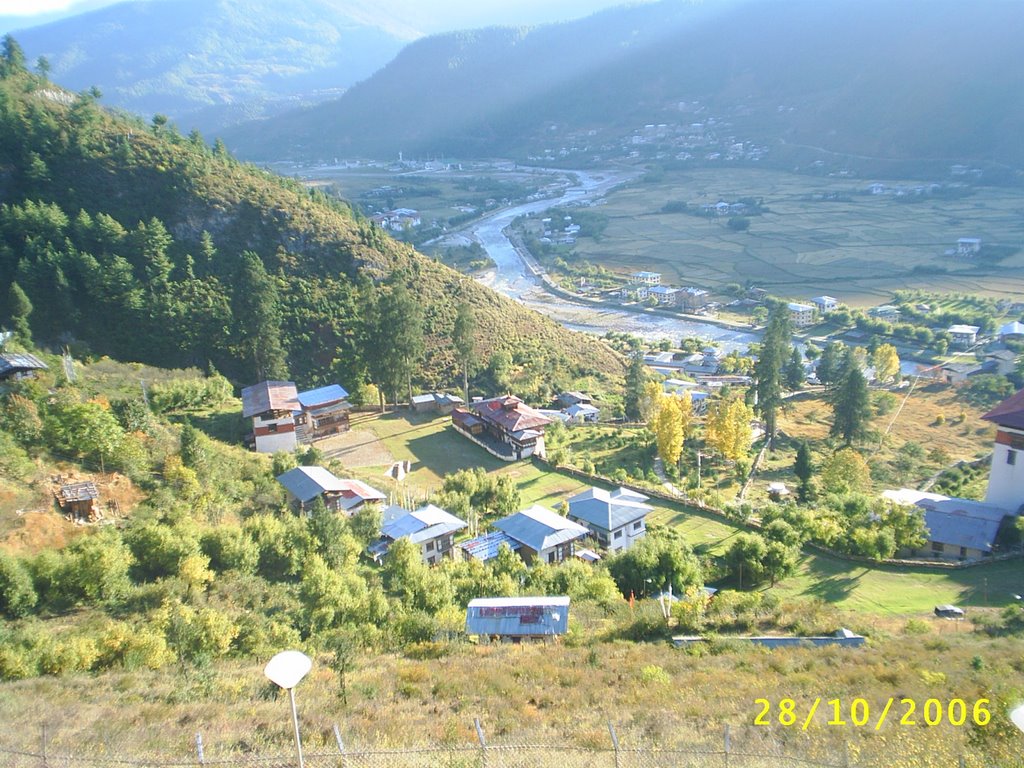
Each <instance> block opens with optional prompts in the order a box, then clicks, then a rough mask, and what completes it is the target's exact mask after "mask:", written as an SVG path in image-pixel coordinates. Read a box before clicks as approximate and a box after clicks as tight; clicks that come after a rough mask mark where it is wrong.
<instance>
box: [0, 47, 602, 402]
mask: <svg viewBox="0 0 1024 768" xmlns="http://www.w3.org/2000/svg"><path fill="white" fill-rule="evenodd" d="M16 54H17V51H15V52H14V54H12V53H11V52H10V51H9V52H8V56H7V58H6V59H5V60H4V64H3V68H4V69H5V70H6V76H5V77H4V79H3V81H2V82H0V137H2V139H0V197H2V199H3V200H4V201H5V202H4V204H3V205H2V206H0V322H7V321H8V319H9V318H11V316H12V307H11V301H12V299H11V284H12V282H17V283H18V286H19V287H20V288H21V289H23V291H24V293H25V294H26V295H27V298H28V300H29V302H30V304H31V307H32V311H31V315H30V323H31V330H32V333H33V335H34V336H35V338H36V339H37V340H40V341H43V342H46V343H56V342H62V343H63V342H69V341H72V340H78V341H80V342H83V343H84V344H86V345H87V346H88V348H89V349H91V350H92V351H93V352H95V353H100V354H107V355H111V356H114V357H118V358H121V359H132V360H139V361H142V362H152V363H155V364H159V365H162V366H185V365H196V364H198V365H201V366H203V365H206V364H208V363H209V364H212V365H214V366H216V367H217V368H218V369H219V370H221V371H223V372H224V373H226V374H227V375H228V376H230V377H232V378H234V379H235V380H236V381H239V382H251V381H252V380H254V379H255V378H256V377H257V376H258V375H260V374H261V373H267V366H266V365H265V364H263V363H261V361H260V355H261V354H263V353H262V352H260V345H263V344H266V345H267V346H268V347H269V348H273V347H274V346H275V345H278V346H280V347H282V348H283V352H284V354H285V356H286V361H287V364H286V366H284V367H285V368H286V369H287V370H286V372H287V374H288V375H290V376H292V377H294V378H296V379H297V380H298V381H300V382H302V383H308V384H316V383H320V382H327V381H340V382H341V383H342V384H344V385H345V386H346V387H348V388H350V389H352V390H357V389H358V388H359V387H360V385H361V384H362V383H364V382H365V381H367V380H368V379H369V378H371V377H370V376H369V374H367V369H368V366H369V365H370V364H371V362H372V360H373V358H374V355H376V354H377V353H378V352H379V347H380V343H379V342H374V341H373V334H372V333H370V332H369V331H368V330H367V322H366V320H367V317H368V316H369V315H370V314H371V309H372V307H373V305H374V304H375V302H376V301H377V300H378V299H380V298H381V297H382V296H388V295H390V294H391V293H392V292H394V291H395V290H397V286H398V284H399V283H400V284H401V285H402V286H403V287H404V288H406V289H408V292H409V293H411V294H412V295H413V296H414V297H415V300H416V303H417V305H418V307H419V310H420V311H421V312H422V315H423V327H424V332H425V340H424V345H425V348H426V354H425V357H424V359H423V363H422V365H421V366H420V367H419V368H418V370H417V372H416V373H415V374H414V377H413V383H414V384H419V385H422V386H424V387H434V386H439V385H449V384H455V383H456V382H458V381H461V369H459V368H457V367H456V365H455V356H454V352H453V351H452V349H451V344H450V337H451V331H452V327H453V325H454V322H455V316H456V311H457V305H458V303H460V302H466V303H468V304H470V305H471V306H473V307H474V309H475V310H476V320H477V322H476V336H477V342H478V343H477V346H478V348H479V350H480V356H481V358H482V360H481V362H482V365H483V366H486V365H487V363H488V362H489V361H490V359H491V357H492V356H493V354H494V353H495V352H496V351H501V352H502V353H503V354H502V356H501V357H500V366H499V371H498V372H499V373H500V375H499V376H496V377H492V378H487V376H488V371H487V370H486V369H485V370H484V371H483V373H482V374H481V376H482V377H483V378H482V379H481V386H483V387H487V388H491V387H507V386H515V385H521V386H522V387H523V391H524V392H526V393H528V394H529V393H533V394H536V395H542V394H546V393H547V392H548V391H549V390H550V389H551V388H553V387H557V386H560V385H568V384H569V383H571V381H572V380H573V379H575V378H576V377H578V376H581V375H586V374H588V373H596V372H601V373H602V374H611V375H613V376H617V375H618V374H620V373H621V370H622V367H621V363H620V361H619V359H618V358H617V356H615V355H614V353H612V352H611V351H610V350H609V349H608V348H607V347H605V346H604V345H603V344H602V343H600V342H599V341H597V340H595V339H593V338H592V337H587V336H585V335H582V334H576V333H571V332H568V331H566V330H565V329H563V328H561V327H560V326H558V325H556V324H555V323H553V322H551V321H549V320H547V319H545V318H542V317H541V316H540V315H537V314H536V313H534V312H531V311H528V310H526V309H525V308H523V307H521V306H519V305H517V304H515V303H514V302H512V301H509V300H506V299H504V298H503V297H500V296H498V295H497V294H495V293H493V292H491V291H490V290H488V289H486V288H484V287H482V286H480V285H478V284H476V283H474V282H473V281H471V280H468V279H465V278H464V277H462V276H461V275H460V274H458V273H457V272H454V271H453V270H451V269H448V268H447V267H444V266H442V265H440V264H438V263H435V262H433V261H431V260H429V259H427V258H426V257H424V256H422V255H421V254H418V253H416V252H415V251H413V250H412V249H411V248H409V247H408V246H405V245H401V244H398V243H396V242H394V241H393V240H391V239H390V238H389V237H387V236H386V235H385V234H384V233H383V232H382V231H381V230H379V229H377V228H376V227H375V226H374V225H372V224H371V223H370V222H368V221H367V220H365V219H363V218H362V217H361V216H359V215H358V214H357V213H355V212H353V211H352V210H350V209H349V208H348V207H347V206H345V205H344V204H342V203H339V202H337V201H331V200H329V199H327V198H326V197H324V196H322V195H318V194H312V193H310V192H308V191H307V190H305V189H304V188H303V187H301V186H299V185H298V184H296V183H294V182H288V181H286V180H283V179H280V178H278V177H276V176H272V175H270V174H267V173H265V172H262V171H259V170H257V169H255V168H252V167H248V166H244V165H241V164H239V163H237V162H235V161H234V160H232V159H231V158H230V157H228V156H227V155H226V153H224V152H223V149H222V148H220V147H218V148H216V149H214V150H210V149H209V148H208V147H207V146H206V145H205V144H204V143H203V142H202V140H201V139H200V138H199V137H198V136H193V137H190V138H185V137H182V136H180V135H179V134H177V133H175V132H173V131H172V130H170V129H169V128H167V127H166V126H161V125H159V124H158V125H154V126H146V125H144V124H143V123H141V122H132V121H128V120H125V119H123V118H118V117H114V116H111V115H110V114H109V113H107V112H105V111H104V110H102V109H101V108H99V107H98V106H97V105H96V104H95V103H94V102H93V101H92V99H90V98H88V97H79V96H75V95H73V94H69V93H67V92H65V91H62V90H60V89H58V88H56V87H54V86H52V85H50V84H49V83H46V82H44V81H42V80H41V79H39V78H38V77H35V76H33V75H30V74H28V73H26V72H24V71H23V70H22V69H21V68H20V67H19V66H18V60H17V55H16ZM247 254H255V256H252V255H247ZM381 282H385V283H386V285H385V286H384V287H381V285H379V284H380V283H381ZM268 308H269V309H268ZM254 350H255V351H254ZM271 367H273V366H271ZM278 368H280V366H278Z"/></svg>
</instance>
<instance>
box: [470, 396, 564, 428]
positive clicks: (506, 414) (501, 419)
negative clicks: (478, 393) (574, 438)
mask: <svg viewBox="0 0 1024 768" xmlns="http://www.w3.org/2000/svg"><path fill="white" fill-rule="evenodd" d="M469 407H470V409H472V411H473V412H474V413H475V414H476V415H477V416H479V417H480V418H481V419H483V420H484V421H486V422H490V423H491V424H495V425H497V426H499V427H500V428H501V429H503V430H505V431H507V432H510V433H511V432H517V431H519V430H524V429H536V428H538V427H546V426H547V425H548V424H550V423H551V419H549V418H547V417H546V416H543V415H541V414H540V413H539V412H538V411H536V410H535V409H533V408H531V407H530V406H528V405H526V404H525V403H524V402H523V401H522V400H520V399H519V398H518V397H514V396H512V395H507V396H504V397H492V398H491V399H489V400H480V401H479V402H476V403H473V404H472V405H470V406H469Z"/></svg>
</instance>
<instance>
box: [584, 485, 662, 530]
mask: <svg viewBox="0 0 1024 768" xmlns="http://www.w3.org/2000/svg"><path fill="white" fill-rule="evenodd" d="M647 498H648V497H647V496H644V495H643V494H641V493H636V492H635V491H630V490H628V489H626V488H619V489H618V490H616V491H613V492H608V491H606V490H604V489H603V488H588V489H587V490H585V491H583V492H582V493H578V494H576V495H575V496H573V497H572V498H570V499H569V517H571V518H574V519H576V520H583V521H585V522H587V523H590V524H592V525H594V526H596V527H598V528H602V529H604V530H605V531H614V530H615V529H616V528H621V527H622V526H624V525H628V524H629V523H632V522H633V521H634V520H641V519H643V518H644V517H646V516H647V514H648V513H649V512H651V511H653V509H654V508H653V507H651V506H650V505H648V504H644V503H643V502H645V501H647Z"/></svg>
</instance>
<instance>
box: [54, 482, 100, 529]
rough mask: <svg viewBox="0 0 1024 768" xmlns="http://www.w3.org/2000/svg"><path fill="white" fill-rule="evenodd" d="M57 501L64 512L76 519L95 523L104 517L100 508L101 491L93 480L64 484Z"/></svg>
mask: <svg viewBox="0 0 1024 768" xmlns="http://www.w3.org/2000/svg"><path fill="white" fill-rule="evenodd" d="M57 503H58V504H60V508H61V510H62V511H63V512H64V514H66V515H70V516H71V517H72V518H73V519H75V520H87V521H89V522H91V523H94V522H96V521H97V520H100V519H102V517H103V512H102V511H101V510H100V491H99V488H97V487H96V483H94V482H92V481H91V480H87V481H85V482H81V483H67V484H65V485H62V486H61V487H60V490H59V491H57Z"/></svg>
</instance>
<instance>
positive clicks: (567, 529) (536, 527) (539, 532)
mask: <svg viewBox="0 0 1024 768" xmlns="http://www.w3.org/2000/svg"><path fill="white" fill-rule="evenodd" d="M494 527H495V528H497V529H498V530H499V531H504V532H505V533H506V534H508V535H509V536H511V537H512V538H513V539H515V540H516V541H518V542H520V543H521V544H524V545H526V546H527V547H529V548H530V549H532V550H534V551H535V552H541V551H542V550H545V549H549V548H550V547H554V546H557V545H558V544H565V543H566V542H569V541H573V540H575V539H581V538H583V537H584V536H586V535H588V534H589V533H590V531H589V530H587V529H586V528H584V527H583V526H582V525H580V524H579V523H574V522H573V521H572V520H569V519H567V518H564V517H562V516H561V515H559V514H557V513H555V512H552V511H551V510H550V509H545V508H544V507H541V506H539V505H536V504H535V505H534V506H532V507H530V508H528V509H524V510H521V511H519V512H516V514H514V515H510V516H509V517H505V518H502V519H501V520H498V521H497V522H495V523H494Z"/></svg>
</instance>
